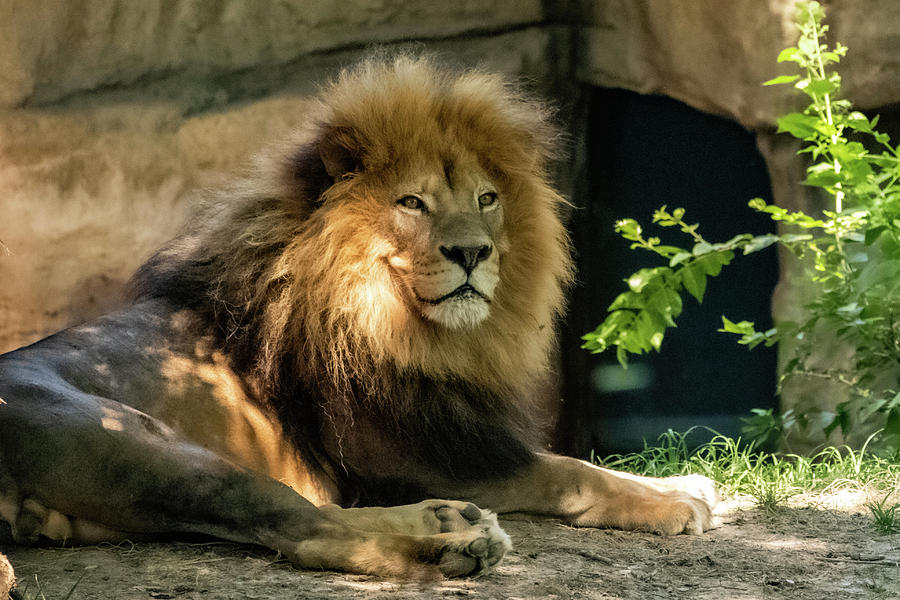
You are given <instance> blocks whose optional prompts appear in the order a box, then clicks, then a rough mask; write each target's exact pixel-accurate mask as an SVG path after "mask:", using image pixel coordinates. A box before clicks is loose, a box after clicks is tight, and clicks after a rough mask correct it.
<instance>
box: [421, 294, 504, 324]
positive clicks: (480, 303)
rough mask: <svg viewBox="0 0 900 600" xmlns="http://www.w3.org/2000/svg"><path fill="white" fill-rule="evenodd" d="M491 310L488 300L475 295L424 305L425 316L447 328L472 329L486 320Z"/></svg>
mask: <svg viewBox="0 0 900 600" xmlns="http://www.w3.org/2000/svg"><path fill="white" fill-rule="evenodd" d="M489 312H490V305H489V304H488V302H487V301H486V300H485V299H484V298H481V297H478V296H474V295H465V296H459V297H453V298H447V299H446V300H444V301H443V302H441V303H439V304H425V305H423V306H422V313H423V314H424V315H425V318H427V319H428V320H430V321H433V322H435V323H438V324H440V325H443V326H444V327H446V328H447V329H471V328H472V327H475V326H476V325H478V324H479V323H481V322H482V321H484V320H485V319H486V318H487V316H488V313H489Z"/></svg>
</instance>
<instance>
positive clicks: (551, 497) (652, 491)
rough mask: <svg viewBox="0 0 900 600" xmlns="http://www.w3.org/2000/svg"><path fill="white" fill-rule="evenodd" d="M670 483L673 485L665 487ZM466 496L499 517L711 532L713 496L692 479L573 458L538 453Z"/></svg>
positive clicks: (704, 482) (672, 531)
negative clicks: (644, 474) (618, 468)
mask: <svg viewBox="0 0 900 600" xmlns="http://www.w3.org/2000/svg"><path fill="white" fill-rule="evenodd" d="M669 483H671V485H669ZM465 497H466V498H467V499H469V500H472V501H473V502H475V503H477V504H479V505H480V506H487V507H489V508H491V509H493V510H496V511H497V512H499V513H511V512H519V513H528V514H535V515H544V516H550V517H557V518H561V519H563V520H565V521H567V522H569V523H571V524H573V525H581V526H591V527H614V528H619V529H631V530H640V531H651V532H658V533H663V534H677V533H702V532H703V531H705V530H707V529H709V528H710V527H712V510H711V508H712V507H711V506H710V505H711V504H712V503H714V502H715V491H714V488H713V486H712V484H711V483H710V482H709V480H706V479H705V478H702V477H699V476H694V477H692V478H687V479H683V478H677V481H672V482H669V480H667V479H651V478H646V477H637V476H634V475H629V474H626V473H620V472H617V471H612V470H609V469H603V468H600V467H596V466H594V465H591V464H589V463H586V462H584V461H581V460H577V459H574V458H568V457H564V456H557V455H553V454H543V453H541V454H538V455H537V456H536V460H535V462H534V464H533V465H531V466H530V467H527V468H526V469H523V470H522V471H521V472H520V473H519V474H517V475H516V476H514V477H512V478H510V479H508V480H505V481H502V482H490V483H489V484H485V485H479V486H475V487H473V488H472V489H471V490H468V491H467V493H466V494H465Z"/></svg>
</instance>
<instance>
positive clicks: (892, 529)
mask: <svg viewBox="0 0 900 600" xmlns="http://www.w3.org/2000/svg"><path fill="white" fill-rule="evenodd" d="M890 497H891V494H888V495H886V496H885V497H884V498H882V499H881V500H877V501H872V502H867V503H866V508H868V509H869V512H870V513H872V527H873V528H874V529H875V531H876V532H878V533H879V534H880V535H890V534H892V533H900V502H895V503H894V504H891V505H890V506H888V498H890Z"/></svg>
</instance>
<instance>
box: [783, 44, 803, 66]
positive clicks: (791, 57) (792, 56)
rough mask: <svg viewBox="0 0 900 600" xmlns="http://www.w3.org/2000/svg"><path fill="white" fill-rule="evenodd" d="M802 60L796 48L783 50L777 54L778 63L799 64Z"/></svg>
mask: <svg viewBox="0 0 900 600" xmlns="http://www.w3.org/2000/svg"><path fill="white" fill-rule="evenodd" d="M802 59H803V55H802V54H801V53H800V50H799V49H798V48H785V49H784V50H782V51H781V52H779V53H778V62H780V63H783V62H787V61H791V62H800V61H801V60H802Z"/></svg>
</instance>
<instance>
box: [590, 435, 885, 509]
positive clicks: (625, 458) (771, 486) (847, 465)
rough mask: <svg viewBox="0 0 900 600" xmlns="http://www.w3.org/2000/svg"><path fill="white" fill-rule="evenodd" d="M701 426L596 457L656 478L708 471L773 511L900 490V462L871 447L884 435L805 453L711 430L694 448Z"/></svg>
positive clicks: (726, 488)
mask: <svg viewBox="0 0 900 600" xmlns="http://www.w3.org/2000/svg"><path fill="white" fill-rule="evenodd" d="M698 429H705V428H696V427H694V428H691V429H689V430H688V431H686V432H676V431H672V430H669V431H667V432H666V433H663V434H662V435H660V436H659V438H658V439H657V441H656V444H654V445H650V444H648V443H647V442H646V441H645V442H644V449H643V450H641V451H640V452H634V453H631V454H614V455H612V456H609V457H606V458H605V459H601V460H597V461H596V462H598V463H599V464H601V465H603V466H605V467H608V468H611V469H619V470H623V471H629V472H631V473H635V474H638V475H647V476H650V477H668V476H672V475H690V474H694V473H696V474H700V475H705V476H706V477H709V478H710V479H712V480H713V481H715V482H716V483H717V484H718V485H719V489H720V491H721V492H722V493H723V494H724V495H725V496H726V497H732V498H736V497H742V496H743V497H750V498H752V499H753V500H754V502H755V503H756V505H757V506H759V507H760V508H763V509H765V510H767V511H774V510H777V508H778V507H780V506H783V505H784V504H785V503H787V502H788V501H789V500H790V499H791V498H794V497H796V496H798V495H800V494H807V493H825V492H828V491H834V490H838V489H856V490H863V489H866V490H869V491H874V492H884V493H887V494H889V493H890V492H892V491H894V490H896V489H900V464H898V463H897V461H896V460H892V459H890V458H885V457H882V456H879V455H877V454H874V453H872V452H870V451H869V450H868V448H869V446H870V444H871V442H872V441H873V440H874V439H875V437H876V435H878V434H873V435H872V436H871V437H869V439H868V440H867V441H866V443H865V444H864V445H863V446H862V448H860V449H859V450H855V449H853V448H850V447H849V446H831V447H827V448H824V449H822V450H821V451H819V452H818V453H817V454H815V455H813V456H801V455H798V454H780V453H771V452H765V451H762V450H760V449H759V448H758V446H757V445H756V444H755V443H754V442H744V441H743V440H742V439H741V438H740V437H738V438H736V439H735V438H730V437H727V436H723V435H720V434H718V433H716V432H715V431H712V430H709V429H705V430H706V431H708V432H710V433H712V435H713V437H712V439H711V440H710V441H709V442H706V443H705V444H701V445H700V446H699V447H696V448H694V445H693V444H691V443H689V439H688V438H689V437H690V436H691V434H692V433H694V432H695V431H697V430H698ZM885 502H886V501H882V504H881V505H880V509H882V512H883V513H884V514H887V513H888V512H891V511H893V512H891V517H896V519H895V521H893V522H894V523H900V505H894V506H893V507H891V508H888V507H887V506H886V504H885ZM870 510H871V509H870ZM876 510H878V509H876ZM874 514H875V512H874V511H873V515H874ZM876 518H877V517H876ZM885 518H888V517H885Z"/></svg>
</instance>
